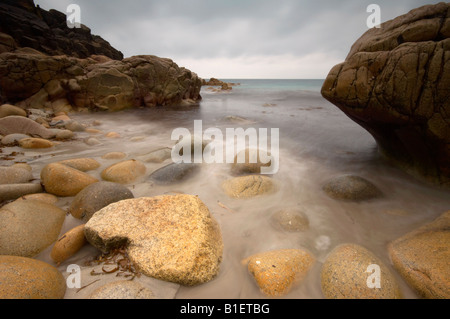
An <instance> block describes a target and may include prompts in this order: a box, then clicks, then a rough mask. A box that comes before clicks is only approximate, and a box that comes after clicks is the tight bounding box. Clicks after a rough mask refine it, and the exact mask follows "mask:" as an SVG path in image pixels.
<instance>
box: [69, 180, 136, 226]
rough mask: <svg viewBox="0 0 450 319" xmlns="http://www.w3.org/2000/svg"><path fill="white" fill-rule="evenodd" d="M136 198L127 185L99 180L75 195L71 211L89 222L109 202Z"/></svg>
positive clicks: (76, 216) (78, 217) (73, 214)
mask: <svg viewBox="0 0 450 319" xmlns="http://www.w3.org/2000/svg"><path fill="white" fill-rule="evenodd" d="M131 198H134V195H133V193H132V192H131V191H130V190H129V189H128V188H126V187H125V186H123V185H121V184H117V183H112V182H98V183H94V184H91V185H89V186H87V187H86V188H85V189H83V190H82V191H81V192H79V193H78V194H77V196H75V198H74V200H73V201H72V204H71V205H70V208H69V213H70V214H71V215H72V216H73V217H75V218H77V219H82V220H83V221H84V222H88V221H89V219H91V217H92V216H93V215H94V214H95V213H96V212H97V211H99V210H100V209H102V208H104V207H106V206H108V205H109V204H112V203H115V202H118V201H121V200H124V199H131Z"/></svg>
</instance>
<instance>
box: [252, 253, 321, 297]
mask: <svg viewBox="0 0 450 319" xmlns="http://www.w3.org/2000/svg"><path fill="white" fill-rule="evenodd" d="M315 261H316V259H315V257H314V256H313V255H311V254H310V253H309V252H307V251H305V250H301V249H287V250H277V251H270V252H265V253H261V254H257V255H254V256H251V257H249V258H248V259H246V260H245V261H244V263H245V264H247V267H248V271H249V272H250V274H252V276H253V278H254V279H255V281H256V283H257V285H258V287H259V288H260V289H261V291H262V292H263V293H264V294H265V295H267V296H270V297H282V296H284V295H286V294H288V293H289V292H290V291H291V289H292V288H294V286H295V285H298V284H300V283H301V282H302V281H303V279H304V278H305V277H306V275H307V273H308V271H309V270H310V269H311V267H312V266H313V265H314V263H315Z"/></svg>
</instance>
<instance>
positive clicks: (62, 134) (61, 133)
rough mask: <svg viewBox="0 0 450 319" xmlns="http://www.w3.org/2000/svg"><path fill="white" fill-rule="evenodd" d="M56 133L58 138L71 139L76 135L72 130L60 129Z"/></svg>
mask: <svg viewBox="0 0 450 319" xmlns="http://www.w3.org/2000/svg"><path fill="white" fill-rule="evenodd" d="M55 133H56V136H55V138H56V139H57V140H70V139H72V138H73V137H74V136H75V134H74V133H73V132H72V131H71V130H58V131H56V132H55Z"/></svg>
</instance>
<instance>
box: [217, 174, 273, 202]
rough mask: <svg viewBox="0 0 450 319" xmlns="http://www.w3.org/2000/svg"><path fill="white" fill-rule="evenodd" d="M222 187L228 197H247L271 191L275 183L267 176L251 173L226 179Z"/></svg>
mask: <svg viewBox="0 0 450 319" xmlns="http://www.w3.org/2000/svg"><path fill="white" fill-rule="evenodd" d="M222 188H223V189H224V191H225V193H226V194H227V195H228V196H230V197H234V198H241V199H247V198H251V197H255V196H259V195H264V194H268V193H271V192H273V191H274V190H275V185H274V183H273V181H272V179H271V178H269V177H267V176H258V175H251V176H242V177H235V178H233V179H231V180H227V181H225V182H224V183H223V184H222Z"/></svg>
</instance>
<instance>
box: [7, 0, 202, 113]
mask: <svg viewBox="0 0 450 319" xmlns="http://www.w3.org/2000/svg"><path fill="white" fill-rule="evenodd" d="M0 15H1V17H2V19H1V21H0V104H2V103H9V104H14V105H16V106H19V107H21V108H23V109H30V108H34V109H43V108H46V109H52V110H53V111H55V113H58V112H60V111H65V112H70V111H72V110H75V111H78V110H85V109H88V110H111V111H119V110H122V109H126V108H131V107H141V106H146V107H151V106H167V105H175V106H179V105H181V106H183V105H192V104H195V103H196V102H197V101H199V100H200V99H201V96H200V90H201V86H202V82H201V79H200V78H199V77H198V76H197V75H196V74H195V73H193V72H191V71H189V70H187V69H185V68H182V67H179V66H178V65H177V64H175V63H174V62H173V61H172V60H170V59H165V58H159V57H156V56H152V55H141V56H134V57H129V58H126V59H123V55H122V54H121V53H120V52H118V51H117V50H115V49H113V48H112V47H111V46H110V45H109V43H107V42H106V41H105V40H103V39H101V38H100V37H96V36H92V35H91V33H90V30H89V29H88V28H87V27H85V26H83V25H82V26H81V28H75V29H69V28H68V27H67V25H66V24H67V23H66V15H65V14H63V13H61V12H58V11H55V10H50V12H47V11H45V10H42V9H40V8H36V7H35V6H34V3H33V1H32V0H29V1H25V0H24V1H17V2H15V1H7V0H3V1H1V2H0Z"/></svg>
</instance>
